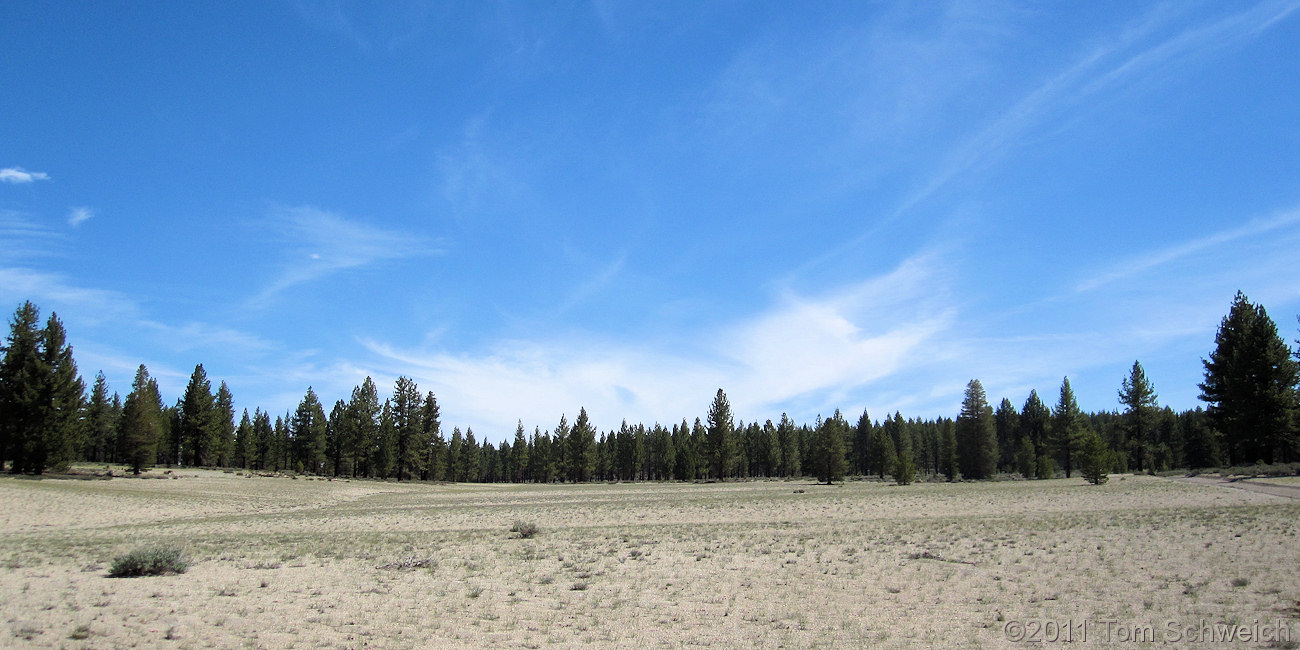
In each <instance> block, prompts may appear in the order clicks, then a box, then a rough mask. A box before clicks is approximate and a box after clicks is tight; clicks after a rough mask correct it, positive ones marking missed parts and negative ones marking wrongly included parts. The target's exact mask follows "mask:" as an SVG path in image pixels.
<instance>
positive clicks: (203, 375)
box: [170, 363, 217, 467]
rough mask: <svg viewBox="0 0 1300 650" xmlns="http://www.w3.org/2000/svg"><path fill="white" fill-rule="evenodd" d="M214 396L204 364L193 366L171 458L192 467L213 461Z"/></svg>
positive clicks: (215, 422) (186, 387) (182, 404)
mask: <svg viewBox="0 0 1300 650" xmlns="http://www.w3.org/2000/svg"><path fill="white" fill-rule="evenodd" d="M214 404H215V400H214V399H213V397H212V382H210V381H208V373H207V371H206V370H204V369H203V364H201V363H200V364H198V365H196V366H194V373H193V374H191V375H190V383H189V384H187V385H186V386H185V397H183V398H182V400H181V409H180V414H181V417H180V430H179V431H178V432H176V434H175V440H176V442H177V443H178V444H179V448H177V449H173V450H172V451H173V453H174V454H176V457H175V458H172V459H171V461H170V462H179V463H186V464H189V465H192V466H194V467H201V466H207V465H211V464H212V460H214V459H213V458H211V456H212V447H211V442H212V440H213V439H215V438H216V435H214V432H215V430H216V425H217V419H216V413H215V412H214V411H215V409H214Z"/></svg>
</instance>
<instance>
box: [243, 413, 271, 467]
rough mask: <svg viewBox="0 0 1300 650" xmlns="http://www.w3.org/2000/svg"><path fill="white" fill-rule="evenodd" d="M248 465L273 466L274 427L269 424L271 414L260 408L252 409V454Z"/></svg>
mask: <svg viewBox="0 0 1300 650" xmlns="http://www.w3.org/2000/svg"><path fill="white" fill-rule="evenodd" d="M248 465H249V467H250V468H252V469H263V470H264V469H273V468H274V467H275V428H274V427H272V426H271V414H270V413H267V412H265V411H263V410H262V409H261V408H254V409H253V456H252V457H251V458H249V460H248Z"/></svg>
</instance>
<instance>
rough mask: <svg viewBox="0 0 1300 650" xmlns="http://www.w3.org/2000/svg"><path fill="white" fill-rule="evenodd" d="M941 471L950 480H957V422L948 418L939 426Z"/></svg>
mask: <svg viewBox="0 0 1300 650" xmlns="http://www.w3.org/2000/svg"><path fill="white" fill-rule="evenodd" d="M939 471H941V472H943V475H944V477H945V478H947V479H948V481H950V482H951V481H955V480H957V476H958V471H957V423H956V422H954V421H952V420H949V419H947V418H945V419H944V421H943V423H942V424H941V425H940V428H939Z"/></svg>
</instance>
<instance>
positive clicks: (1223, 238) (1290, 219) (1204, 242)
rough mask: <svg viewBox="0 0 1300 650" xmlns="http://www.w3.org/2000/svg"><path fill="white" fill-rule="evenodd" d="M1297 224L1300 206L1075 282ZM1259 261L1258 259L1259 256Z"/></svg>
mask: <svg viewBox="0 0 1300 650" xmlns="http://www.w3.org/2000/svg"><path fill="white" fill-rule="evenodd" d="M1296 224H1300V207H1297V208H1292V209H1290V210H1285V211H1282V212H1280V213H1278V214H1275V215H1273V216H1270V217H1264V218H1259V219H1253V220H1251V221H1249V222H1248V223H1246V224H1244V225H1242V226H1238V227H1236V228H1228V229H1226V230H1220V231H1218V232H1215V233H1211V234H1209V235H1206V236H1203V237H1199V238H1197V239H1192V240H1190V241H1185V242H1182V243H1179V244H1175V245H1173V246H1169V247H1167V248H1163V249H1160V250H1156V251H1152V252H1149V253H1146V254H1143V255H1140V256H1137V257H1133V258H1130V259H1128V260H1124V261H1121V262H1119V263H1118V264H1116V265H1114V266H1113V267H1112V268H1110V269H1108V270H1106V271H1103V272H1101V273H1099V274H1097V275H1094V276H1092V277H1089V278H1085V279H1084V280H1083V281H1081V282H1079V283H1078V284H1077V285H1076V286H1075V290H1076V291H1079V292H1086V291H1092V290H1094V289H1098V288H1100V287H1103V286H1106V285H1109V284H1112V283H1114V282H1118V281H1120V280H1124V279H1127V278H1132V277H1135V276H1138V275H1140V274H1142V273H1145V272H1148V271H1151V270H1152V269H1155V268H1157V267H1160V266H1164V265H1166V264H1171V263H1173V262H1176V261H1178V260H1182V259H1186V258H1188V257H1192V256H1195V255H1197V254H1198V253H1203V252H1206V251H1209V250H1211V249H1213V248H1216V247H1223V246H1226V245H1229V244H1232V243H1233V242H1237V241H1240V240H1243V239H1248V238H1251V237H1255V236H1258V235H1264V234H1268V233H1275V232H1277V231H1280V230H1284V229H1286V228H1288V227H1290V226H1295V225H1296ZM1256 262H1258V259H1257V260H1256Z"/></svg>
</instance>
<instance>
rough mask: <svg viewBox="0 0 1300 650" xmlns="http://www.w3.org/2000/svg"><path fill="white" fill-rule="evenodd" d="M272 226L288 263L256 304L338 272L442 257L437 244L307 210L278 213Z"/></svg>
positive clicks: (263, 291) (406, 233)
mask: <svg viewBox="0 0 1300 650" xmlns="http://www.w3.org/2000/svg"><path fill="white" fill-rule="evenodd" d="M271 222H272V226H273V227H274V228H276V229H277V230H279V231H280V235H281V236H282V238H283V240H284V241H285V242H286V243H288V244H289V250H288V253H287V256H288V258H289V260H290V261H289V262H288V263H287V264H286V265H285V267H284V268H283V269H282V270H281V271H280V274H279V275H278V276H277V277H276V278H275V279H273V280H272V281H271V282H270V284H268V285H267V286H266V287H265V288H264V289H263V290H262V291H261V293H259V294H258V295H257V296H256V297H255V299H254V303H265V302H267V301H268V300H270V299H272V298H273V297H275V296H276V295H277V294H279V293H280V292H281V291H284V290H285V289H288V288H289V287H292V286H295V285H298V284H302V283H305V282H311V281H313V280H317V279H320V278H323V277H326V276H328V275H332V274H334V273H338V272H340V271H345V270H348V269H356V268H360V267H364V266H369V265H371V264H376V263H379V262H384V261H391V260H397V259H404V258H410V257H419V256H424V255H437V254H441V253H442V246H441V244H440V242H438V241H437V240H434V239H430V238H427V237H423V236H420V235H416V234H413V233H409V232H399V231H396V230H388V229H384V228H380V227H377V226H372V225H369V224H365V223H362V222H359V221H354V220H351V219H347V218H345V217H343V216H340V215H338V214H335V213H333V212H327V211H325V210H321V209H318V208H314V207H309V206H302V207H296V208H289V209H285V210H281V211H279V212H278V213H276V214H275V215H273V216H272V218H271Z"/></svg>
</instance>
